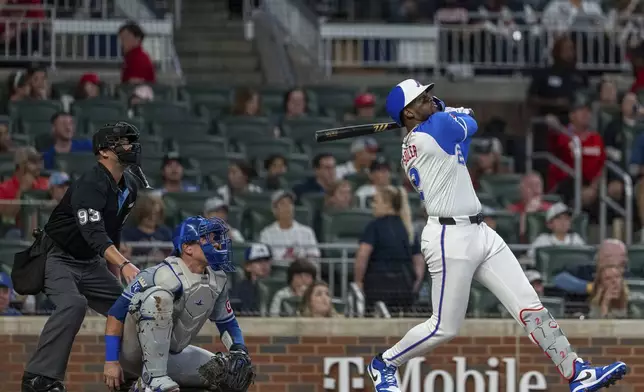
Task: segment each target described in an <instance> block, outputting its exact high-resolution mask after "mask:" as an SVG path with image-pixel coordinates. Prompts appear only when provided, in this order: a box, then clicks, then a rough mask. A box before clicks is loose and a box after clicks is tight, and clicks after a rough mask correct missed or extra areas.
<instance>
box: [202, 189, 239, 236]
mask: <svg viewBox="0 0 644 392" xmlns="http://www.w3.org/2000/svg"><path fill="white" fill-rule="evenodd" d="M229 208H230V206H229V205H228V203H226V202H224V200H223V199H221V198H219V197H211V198H209V199H207V200H206V202H205V203H204V206H203V216H205V217H206V218H208V219H210V218H219V219H221V220H223V221H224V222H226V224H227V225H228V230H230V231H229V232H228V236H229V237H230V239H231V240H233V242H239V243H243V242H245V240H244V236H243V235H242V233H241V232H240V231H239V230H237V229H235V228H234V227H232V226H231V225H230V222H228V211H229Z"/></svg>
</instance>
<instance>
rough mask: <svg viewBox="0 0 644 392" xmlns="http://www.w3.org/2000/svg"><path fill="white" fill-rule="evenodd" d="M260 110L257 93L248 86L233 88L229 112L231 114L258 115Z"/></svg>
mask: <svg viewBox="0 0 644 392" xmlns="http://www.w3.org/2000/svg"><path fill="white" fill-rule="evenodd" d="M261 111H262V106H261V101H260V97H259V93H258V92H257V91H255V90H253V89H252V88H249V87H240V88H238V89H237V90H235V98H234V103H233V107H232V110H231V114H232V115H233V116H260V115H261Z"/></svg>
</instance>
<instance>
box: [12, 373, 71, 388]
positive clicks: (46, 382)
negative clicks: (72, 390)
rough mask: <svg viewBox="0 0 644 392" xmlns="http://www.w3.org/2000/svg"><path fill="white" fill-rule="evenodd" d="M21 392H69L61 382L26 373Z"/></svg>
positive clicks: (23, 377)
mask: <svg viewBox="0 0 644 392" xmlns="http://www.w3.org/2000/svg"><path fill="white" fill-rule="evenodd" d="M21 392H67V388H65V384H63V383H62V382H61V381H59V380H56V379H53V378H49V377H46V376H41V375H38V374H33V373H28V372H25V373H24V374H23V376H22V388H21Z"/></svg>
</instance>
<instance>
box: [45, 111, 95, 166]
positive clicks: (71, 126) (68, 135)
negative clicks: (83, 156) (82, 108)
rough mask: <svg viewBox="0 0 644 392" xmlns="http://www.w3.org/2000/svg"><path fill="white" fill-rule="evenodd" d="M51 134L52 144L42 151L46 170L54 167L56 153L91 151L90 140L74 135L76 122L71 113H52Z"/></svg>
mask: <svg viewBox="0 0 644 392" xmlns="http://www.w3.org/2000/svg"><path fill="white" fill-rule="evenodd" d="M51 134H52V138H53V145H52V146H51V147H49V148H48V149H46V150H45V151H43V163H44V166H45V169H47V170H53V169H55V168H56V154H70V153H75V152H80V153H82V152H86V153H90V152H92V141H91V140H89V139H85V138H75V137H74V136H75V135H76V123H75V121H74V117H72V115H71V113H67V112H57V113H54V115H53V116H52V117H51Z"/></svg>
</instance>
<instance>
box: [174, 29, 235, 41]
mask: <svg viewBox="0 0 644 392" xmlns="http://www.w3.org/2000/svg"><path fill="white" fill-rule="evenodd" d="M174 39H175V42H181V41H195V40H198V41H207V40H213V41H214V40H243V39H245V38H244V31H243V30H232V29H231V30H226V29H222V30H217V29H213V30H205V29H204V30H192V29H185V30H180V31H178V32H177V34H175V38H174Z"/></svg>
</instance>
